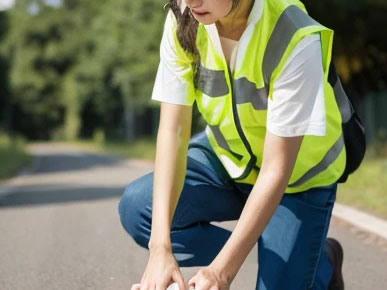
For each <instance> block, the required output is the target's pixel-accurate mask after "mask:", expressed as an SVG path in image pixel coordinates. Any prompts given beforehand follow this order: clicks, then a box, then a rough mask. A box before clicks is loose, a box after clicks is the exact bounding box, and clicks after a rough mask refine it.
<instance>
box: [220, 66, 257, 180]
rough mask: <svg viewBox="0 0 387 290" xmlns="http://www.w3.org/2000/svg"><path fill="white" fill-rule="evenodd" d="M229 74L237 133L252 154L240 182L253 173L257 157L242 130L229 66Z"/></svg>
mask: <svg viewBox="0 0 387 290" xmlns="http://www.w3.org/2000/svg"><path fill="white" fill-rule="evenodd" d="M227 73H228V76H229V82H230V87H231V104H232V112H233V117H234V124H235V127H236V129H237V131H238V135H239V137H240V138H241V140H242V143H243V145H244V146H245V148H246V149H247V151H248V152H249V154H250V160H249V163H248V164H247V166H246V169H245V171H244V172H243V173H242V175H241V176H240V177H238V178H236V180H238V179H244V178H246V177H247V176H248V175H249V173H250V172H251V170H252V169H253V167H256V162H257V157H256V156H255V155H254V153H253V151H252V150H251V146H250V143H249V142H248V141H247V138H246V136H245V133H244V132H243V129H242V125H241V122H240V120H239V115H238V109H237V104H236V101H235V96H234V88H233V80H234V78H233V77H232V74H231V69H230V67H229V66H227Z"/></svg>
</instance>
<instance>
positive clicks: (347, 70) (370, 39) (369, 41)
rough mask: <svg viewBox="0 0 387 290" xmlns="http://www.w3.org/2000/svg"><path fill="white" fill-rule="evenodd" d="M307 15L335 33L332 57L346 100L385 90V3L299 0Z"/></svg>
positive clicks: (358, 0)
mask: <svg viewBox="0 0 387 290" xmlns="http://www.w3.org/2000/svg"><path fill="white" fill-rule="evenodd" d="M302 2H304V4H305V6H306V8H307V9H308V12H309V14H311V15H312V16H313V17H314V18H315V19H316V20H318V21H319V22H320V23H322V24H323V25H325V26H327V27H329V28H331V29H333V30H334V31H335V37H334V42H333V55H334V60H335V64H336V68H337V70H338V72H339V74H340V76H341V79H342V81H343V84H344V87H345V90H346V91H347V93H348V95H349V97H350V98H351V99H352V100H353V101H354V102H355V105H359V104H360V100H361V99H362V98H363V97H364V95H365V94H367V93H368V92H369V91H382V90H385V89H386V88H387V82H386V80H387V30H386V29H385V26H386V20H385V19H386V15H387V1H385V0H357V1H354V0H340V1H338V0H324V1H314V0H302Z"/></svg>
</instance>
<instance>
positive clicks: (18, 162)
mask: <svg viewBox="0 0 387 290" xmlns="http://www.w3.org/2000/svg"><path fill="white" fill-rule="evenodd" d="M30 161H31V156H30V155H29V154H28V153H27V151H26V149H25V143H24V141H23V139H21V138H10V137H8V136H7V135H5V134H2V133H0V164H1V166H0V181H1V180H4V179H6V178H9V177H11V176H13V175H14V174H15V173H16V172H18V171H19V170H20V169H21V168H23V167H24V166H26V165H27V164H28V163H29V162H30Z"/></svg>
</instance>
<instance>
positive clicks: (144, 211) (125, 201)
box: [118, 176, 153, 248]
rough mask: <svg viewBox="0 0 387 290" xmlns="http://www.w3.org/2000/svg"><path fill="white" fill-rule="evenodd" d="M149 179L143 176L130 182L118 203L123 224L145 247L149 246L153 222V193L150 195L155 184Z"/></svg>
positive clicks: (137, 241)
mask: <svg viewBox="0 0 387 290" xmlns="http://www.w3.org/2000/svg"><path fill="white" fill-rule="evenodd" d="M148 181H149V176H143V177H142V178H139V179H137V180H135V181H133V182H131V183H129V184H128V185H127V186H126V187H125V190H124V193H123V194H122V196H121V199H120V201H119V203H118V213H119V216H120V220H121V224H122V226H123V227H124V229H125V230H126V231H127V232H128V234H129V235H130V236H131V237H132V238H133V240H134V241H135V242H136V243H137V244H138V245H140V246H142V247H144V248H148V242H149V238H150V229H151V223H152V217H151V209H152V204H151V202H150V201H151V199H152V195H151V196H150V197H149V190H152V188H153V184H152V185H151V184H149V182H148Z"/></svg>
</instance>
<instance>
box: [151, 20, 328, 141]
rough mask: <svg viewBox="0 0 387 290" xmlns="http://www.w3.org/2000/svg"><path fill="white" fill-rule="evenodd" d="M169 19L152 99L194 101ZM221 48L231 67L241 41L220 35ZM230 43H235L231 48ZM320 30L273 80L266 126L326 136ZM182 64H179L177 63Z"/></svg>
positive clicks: (273, 130) (274, 130)
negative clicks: (171, 31)
mask: <svg viewBox="0 0 387 290" xmlns="http://www.w3.org/2000/svg"><path fill="white" fill-rule="evenodd" d="M169 28H171V27H168V22H166V26H165V28H164V33H163V37H162V40H161V45H160V64H159V67H158V71H157V75H156V80H155V85H154V88H153V92H152V99H153V100H158V101H161V102H166V103H173V104H181V105H192V104H193V102H194V94H193V93H189V92H192V91H193V84H187V82H186V81H185V79H184V75H185V74H187V73H188V70H189V69H190V65H189V63H187V66H186V69H183V68H182V65H181V62H182V61H184V60H178V58H177V54H176V51H175V49H174V45H173V41H174V39H173V37H172V34H171V33H168V31H167V30H168V29H169ZM220 42H221V45H222V49H223V52H224V55H225V58H226V60H227V61H230V67H231V69H233V67H234V66H235V55H236V50H237V49H238V46H237V44H238V42H237V41H233V40H231V39H225V38H223V37H220ZM230 45H231V46H233V47H231V48H230ZM321 54H322V52H321V41H320V35H319V34H313V35H309V36H307V37H305V38H303V39H302V40H301V41H299V43H298V44H297V46H296V47H295V48H294V50H293V51H292V53H291V54H290V56H289V58H288V59H287V61H286V64H285V66H284V68H283V71H282V72H281V74H280V75H279V77H278V78H277V79H276V80H275V81H274V84H273V86H274V91H273V99H270V98H269V99H268V108H267V121H266V129H267V130H268V131H270V132H271V133H272V134H274V135H277V136H283V137H291V136H300V135H316V136H324V135H325V132H326V124H325V103H324V86H323V67H322V58H321ZM178 64H179V65H178Z"/></svg>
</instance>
